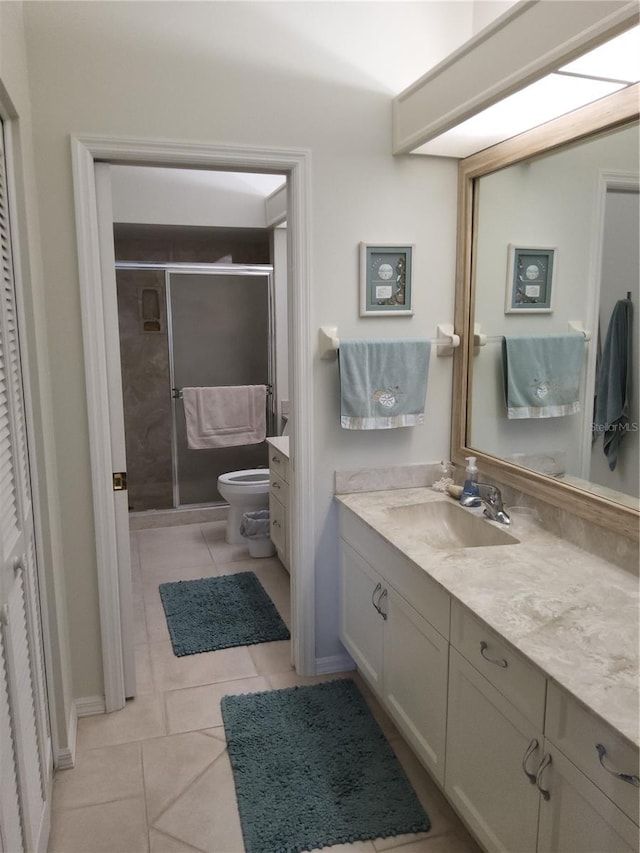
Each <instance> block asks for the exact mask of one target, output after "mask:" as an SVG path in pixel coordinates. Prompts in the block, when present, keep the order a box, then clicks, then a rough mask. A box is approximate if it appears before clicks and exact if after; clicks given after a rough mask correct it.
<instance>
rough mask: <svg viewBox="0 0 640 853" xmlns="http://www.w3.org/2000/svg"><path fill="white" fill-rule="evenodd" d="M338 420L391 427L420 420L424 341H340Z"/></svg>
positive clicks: (426, 361) (354, 424)
mask: <svg viewBox="0 0 640 853" xmlns="http://www.w3.org/2000/svg"><path fill="white" fill-rule="evenodd" d="M338 352H339V355H338V359H339V363H340V397H341V399H340V425H341V426H342V427H343V428H344V429H394V428H396V427H407V426H415V425H416V424H422V423H424V407H425V398H426V393H427V374H428V371H429V355H430V352H431V344H430V342H429V341H427V340H415V339H406V340H369V341H366V340H341V341H340V349H339V351H338Z"/></svg>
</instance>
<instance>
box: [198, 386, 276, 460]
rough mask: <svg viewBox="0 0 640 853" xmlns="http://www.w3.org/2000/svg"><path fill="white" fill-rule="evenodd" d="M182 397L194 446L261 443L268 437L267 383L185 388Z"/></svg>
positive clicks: (228, 445) (204, 447)
mask: <svg viewBox="0 0 640 853" xmlns="http://www.w3.org/2000/svg"><path fill="white" fill-rule="evenodd" d="M182 400H183V403H184V415H185V420H186V425H187V447H189V448H190V449H191V450H208V449H210V448H214V447H233V446H237V445H241V444H259V443H260V442H261V441H264V439H265V436H266V402H267V388H266V386H265V385H224V386H220V387H217V388H183V389H182Z"/></svg>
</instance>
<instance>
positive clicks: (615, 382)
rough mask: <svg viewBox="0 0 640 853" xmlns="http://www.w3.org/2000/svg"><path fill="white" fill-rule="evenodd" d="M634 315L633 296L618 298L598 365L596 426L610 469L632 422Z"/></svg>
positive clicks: (612, 467)
mask: <svg viewBox="0 0 640 853" xmlns="http://www.w3.org/2000/svg"><path fill="white" fill-rule="evenodd" d="M632 319H633V304H632V302H631V300H630V299H619V300H618V302H616V304H615V305H614V308H613V311H612V312H611V319H610V321H609V328H608V329H607V336H606V338H605V342H604V348H603V350H602V357H601V359H600V365H599V368H598V377H597V385H596V389H597V390H596V394H597V396H596V415H595V429H596V431H597V432H598V433H600V432H601V433H602V439H603V442H604V445H603V449H604V453H605V456H606V457H607V462H608V465H609V469H610V470H611V471H613V470H614V468H615V467H616V464H617V461H618V450H619V449H620V444H621V442H622V439H623V437H624V433H625V430H626V428H627V424H628V423H629V406H630V402H631V342H632V335H631V323H632Z"/></svg>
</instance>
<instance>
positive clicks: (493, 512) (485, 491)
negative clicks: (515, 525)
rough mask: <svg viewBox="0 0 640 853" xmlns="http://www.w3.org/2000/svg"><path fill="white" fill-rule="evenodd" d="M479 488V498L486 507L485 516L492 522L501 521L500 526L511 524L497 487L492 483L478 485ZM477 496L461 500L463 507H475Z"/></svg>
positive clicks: (468, 496) (469, 496)
mask: <svg viewBox="0 0 640 853" xmlns="http://www.w3.org/2000/svg"><path fill="white" fill-rule="evenodd" d="M476 485H477V486H478V496H479V497H480V502H481V504H482V506H483V507H484V515H486V516H487V518H490V519H491V521H499V522H500V524H511V519H510V518H509V516H508V514H507V511H506V510H505V508H504V506H503V503H502V493H501V492H500V489H499V488H498V487H497V486H493V485H491V483H476ZM478 496H476V495H467V496H465V497H463V498H461V499H460V503H461V504H462V506H473V505H474V503H475V502H476V501H477V500H478Z"/></svg>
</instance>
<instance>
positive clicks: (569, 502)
mask: <svg viewBox="0 0 640 853" xmlns="http://www.w3.org/2000/svg"><path fill="white" fill-rule="evenodd" d="M639 114H640V84H635V85H633V86H629V87H627V88H626V89H622V90H621V91H619V92H616V93H615V94H613V95H609V96H608V97H606V98H602V99H600V100H599V101H596V102H594V103H593V104H589V105H587V106H586V107H582V108H581V109H579V110H575V111H574V112H572V113H569V114H568V115H566V116H562V117H561V118H558V119H555V120H554V121H551V122H547V123H546V124H544V125H541V126H539V127H536V128H534V129H533V130H530V131H527V132H526V133H523V134H520V135H519V136H516V137H513V138H512V139H508V140H506V141H505V142H501V143H499V144H498V145H494V146H492V147H491V148H487V149H486V150H484V151H480V152H478V153H477V154H473V155H471V156H470V157H467V158H466V159H464V160H461V162H460V166H459V171H458V247H457V264H456V270H457V271H456V307H455V331H456V334H458V335H459V336H460V346H459V347H458V349H457V350H456V351H455V355H454V364H453V404H452V412H451V459H452V461H453V462H454V463H455V464H456V465H459V466H464V465H465V457H466V456H470V455H473V456H476V457H477V460H478V466H479V467H480V468H481V470H482V472H483V474H484V475H486V476H487V477H489V478H490V479H495V480H496V481H497V482H499V483H501V484H504V485H507V486H512V487H513V488H515V489H518V490H519V491H521V492H523V493H524V494H528V495H531V496H532V497H534V498H536V499H538V500H541V501H545V502H546V503H549V504H552V505H554V506H557V507H560V508H562V509H567V510H569V511H570V512H572V513H574V514H575V515H578V516H580V517H582V518H584V519H587V520H588V521H590V522H592V523H593V524H597V525H599V526H601V527H606V528H607V529H608V530H613V531H615V532H617V533H620V534H621V535H623V536H626V537H629V538H630V539H633V540H635V541H638V539H639V538H640V536H639V532H640V512H639V511H638V510H637V509H634V508H632V507H627V506H624V505H623V504H618V503H616V502H615V501H612V500H608V499H607V498H604V497H601V496H600V495H596V494H593V493H592V492H588V491H586V490H583V489H579V488H578V487H577V486H573V485H570V484H568V483H565V482H563V481H562V480H556V479H553V478H551V477H549V476H546V475H544V474H539V473H537V472H536V471H530V470H529V469H527V468H522V467H520V466H518V465H515V464H513V463H512V462H507V461H505V460H502V459H499V458H497V457H495V456H490V455H488V454H486V453H483V452H482V451H481V450H478V449H477V448H471V447H469V446H468V445H467V427H468V425H469V423H470V420H471V394H470V392H471V388H470V381H469V373H470V371H469V365H470V358H471V355H472V352H473V323H474V305H475V281H474V275H473V274H474V267H473V260H474V250H475V234H474V229H473V222H474V217H475V216H476V215H477V208H476V201H475V200H474V184H475V180H476V178H480V177H481V176H483V175H487V174H490V173H492V172H495V171H497V170H498V169H502V168H504V167H506V166H510V165H512V164H514V163H518V162H519V161H521V160H525V159H527V158H529V157H532V156H538V155H540V154H544V153H548V152H550V151H553V150H554V149H556V148H560V147H562V146H565V145H567V144H569V143H571V142H577V141H579V140H581V139H585V138H587V137H589V136H593V135H594V134H596V133H600V132H604V131H607V130H612V129H614V128H616V127H620V126H622V125H625V124H628V123H631V122H632V121H634V120H635V121H637V120H638V116H639Z"/></svg>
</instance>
